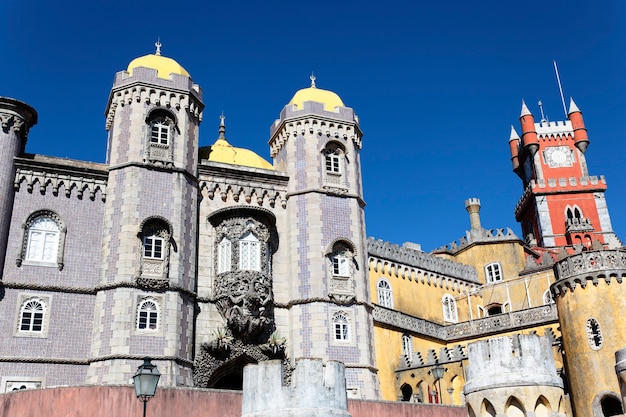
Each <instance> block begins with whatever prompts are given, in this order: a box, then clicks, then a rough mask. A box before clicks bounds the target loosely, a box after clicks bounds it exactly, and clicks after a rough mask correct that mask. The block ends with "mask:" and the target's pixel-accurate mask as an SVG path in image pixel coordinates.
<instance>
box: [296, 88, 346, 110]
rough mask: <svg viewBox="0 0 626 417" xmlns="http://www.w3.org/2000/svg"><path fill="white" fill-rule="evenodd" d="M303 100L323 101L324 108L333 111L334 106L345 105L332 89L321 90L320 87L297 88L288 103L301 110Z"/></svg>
mask: <svg viewBox="0 0 626 417" xmlns="http://www.w3.org/2000/svg"><path fill="white" fill-rule="evenodd" d="M305 101H315V102H316V103H323V104H324V110H328V111H335V107H337V106H341V107H345V104H343V101H341V98H339V96H338V95H337V94H335V93H333V92H332V91H328V90H322V89H321V88H316V87H313V86H312V87H309V88H303V89H302V90H298V91H297V92H296V94H295V95H294V96H293V98H292V99H291V101H290V102H289V104H295V105H296V106H298V109H300V110H302V108H303V107H304V106H303V103H304V102H305Z"/></svg>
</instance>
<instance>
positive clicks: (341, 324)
mask: <svg viewBox="0 0 626 417" xmlns="http://www.w3.org/2000/svg"><path fill="white" fill-rule="evenodd" d="M333 332H334V338H335V340H336V341H342V342H345V341H348V340H350V321H349V320H348V315H347V314H346V313H345V312H343V311H338V312H336V313H335V314H333Z"/></svg>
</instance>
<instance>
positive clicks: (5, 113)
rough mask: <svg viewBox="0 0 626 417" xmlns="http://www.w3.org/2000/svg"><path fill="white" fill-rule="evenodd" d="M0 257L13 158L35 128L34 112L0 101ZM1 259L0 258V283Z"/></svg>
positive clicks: (7, 217)
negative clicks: (30, 131)
mask: <svg viewBox="0 0 626 417" xmlns="http://www.w3.org/2000/svg"><path fill="white" fill-rule="evenodd" d="M0 124H1V125H2V128H1V129H0V171H1V172H2V174H1V175H0V178H1V179H0V253H6V249H7V238H8V236H9V225H10V222H11V212H12V211H13V194H14V192H13V180H14V177H15V167H14V163H13V158H15V157H16V156H20V155H21V154H22V153H24V149H25V147H26V138H27V136H28V131H29V129H30V128H31V127H32V126H34V125H35V124H37V112H36V111H35V109H33V108H32V107H31V106H29V105H28V104H26V103H24V102H21V101H19V100H15V99H13V98H8V97H0ZM3 270H4V257H0V279H1V278H2V271H3Z"/></svg>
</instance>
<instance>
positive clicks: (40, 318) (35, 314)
mask: <svg viewBox="0 0 626 417" xmlns="http://www.w3.org/2000/svg"><path fill="white" fill-rule="evenodd" d="M45 314H46V303H45V302H44V301H43V300H42V299H41V298H38V297H33V298H29V299H27V300H26V301H24V303H22V307H21V308H20V323H19V331H20V332H30V333H39V332H42V331H43V327H44V316H45Z"/></svg>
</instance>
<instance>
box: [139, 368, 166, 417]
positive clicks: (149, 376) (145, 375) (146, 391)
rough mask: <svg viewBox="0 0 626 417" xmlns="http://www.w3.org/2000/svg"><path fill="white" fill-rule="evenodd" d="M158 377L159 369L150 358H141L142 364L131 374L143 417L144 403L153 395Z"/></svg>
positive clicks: (144, 411)
mask: <svg viewBox="0 0 626 417" xmlns="http://www.w3.org/2000/svg"><path fill="white" fill-rule="evenodd" d="M160 377H161V374H160V373H159V370H158V369H157V367H156V365H153V364H152V362H151V359H150V358H144V359H143V364H141V365H140V366H139V367H138V368H137V373H136V374H135V375H134V376H133V384H134V385H135V393H136V394H137V399H138V400H139V401H143V417H146V404H148V401H150V399H151V398H152V397H154V394H155V393H156V389H157V384H158V383H159V378H160Z"/></svg>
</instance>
